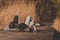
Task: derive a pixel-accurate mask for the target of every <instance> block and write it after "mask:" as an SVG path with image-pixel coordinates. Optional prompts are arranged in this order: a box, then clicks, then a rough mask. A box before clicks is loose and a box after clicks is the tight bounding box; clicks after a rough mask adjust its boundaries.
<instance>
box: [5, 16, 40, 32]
mask: <svg viewBox="0 0 60 40" xmlns="http://www.w3.org/2000/svg"><path fill="white" fill-rule="evenodd" d="M16 20H17V18H16ZM15 22H16V21H15ZM24 24H25V25H27V26H28V28H29V30H30V31H33V32H34V31H37V29H36V26H40V24H38V23H36V22H35V21H34V19H33V18H32V17H31V16H28V17H27V19H26V21H25V22H24ZM15 25H18V22H17V23H15ZM14 27H15V26H14ZM22 27H23V26H22ZM9 29H10V28H9V26H7V27H5V28H4V30H9Z"/></svg>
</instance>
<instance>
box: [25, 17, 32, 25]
mask: <svg viewBox="0 0 60 40" xmlns="http://www.w3.org/2000/svg"><path fill="white" fill-rule="evenodd" d="M31 20H32V17H31V16H28V17H27V19H26V21H25V24H26V25H27V26H29V25H30V22H31Z"/></svg>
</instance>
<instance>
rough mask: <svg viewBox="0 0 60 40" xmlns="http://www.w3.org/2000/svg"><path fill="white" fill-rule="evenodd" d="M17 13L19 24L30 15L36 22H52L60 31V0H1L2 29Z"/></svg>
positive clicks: (0, 19)
mask: <svg viewBox="0 0 60 40" xmlns="http://www.w3.org/2000/svg"><path fill="white" fill-rule="evenodd" d="M15 15H18V17H19V19H18V20H19V24H20V23H22V22H24V21H25V19H26V17H27V16H29V15H30V16H32V17H33V18H34V19H35V21H36V22H39V23H41V24H43V23H52V26H53V28H54V29H56V30H57V31H60V0H0V29H3V28H4V27H6V26H7V25H9V23H10V22H11V21H13V19H14V16H15Z"/></svg>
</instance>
